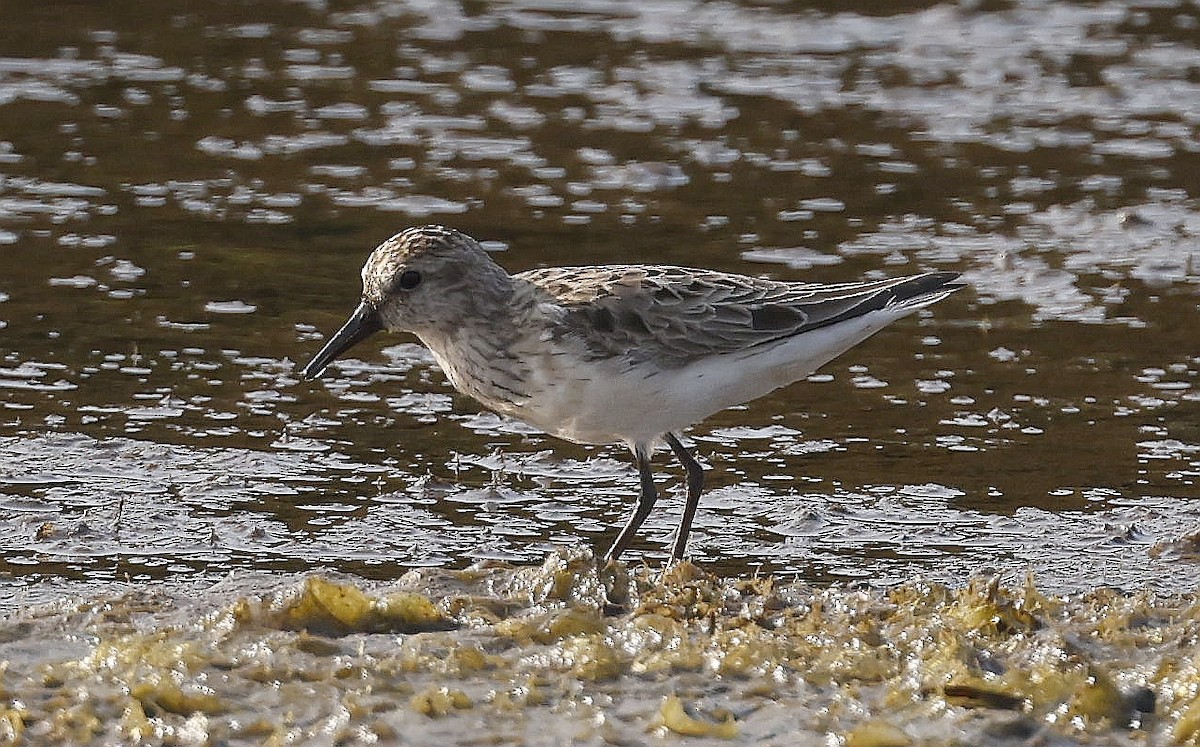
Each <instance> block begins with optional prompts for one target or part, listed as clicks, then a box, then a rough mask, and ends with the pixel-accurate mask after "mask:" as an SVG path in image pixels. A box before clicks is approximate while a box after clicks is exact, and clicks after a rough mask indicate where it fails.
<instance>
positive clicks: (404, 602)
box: [374, 591, 450, 632]
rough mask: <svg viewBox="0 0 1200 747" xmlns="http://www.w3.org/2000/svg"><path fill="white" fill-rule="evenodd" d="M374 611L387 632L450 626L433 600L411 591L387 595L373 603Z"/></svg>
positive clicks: (442, 628)
mask: <svg viewBox="0 0 1200 747" xmlns="http://www.w3.org/2000/svg"><path fill="white" fill-rule="evenodd" d="M374 610H375V611H376V612H377V613H378V615H379V617H380V619H381V621H382V622H383V623H384V625H385V627H386V628H387V629H388V630H394V631H406V632H413V631H420V630H444V629H446V628H447V627H448V626H449V625H450V620H449V619H448V618H447V617H446V616H445V615H444V614H442V612H441V610H439V609H438V608H437V606H436V605H435V604H434V603H433V600H431V599H430V598H429V597H427V596H425V595H424V594H418V593H416V592H411V591H402V592H397V593H395V594H389V595H387V596H386V597H384V598H382V599H380V600H378V601H377V602H375V604H374Z"/></svg>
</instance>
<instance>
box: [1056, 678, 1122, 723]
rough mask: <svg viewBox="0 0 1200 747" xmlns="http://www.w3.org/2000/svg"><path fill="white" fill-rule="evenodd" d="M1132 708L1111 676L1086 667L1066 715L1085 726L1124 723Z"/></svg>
mask: <svg viewBox="0 0 1200 747" xmlns="http://www.w3.org/2000/svg"><path fill="white" fill-rule="evenodd" d="M1131 712H1132V709H1131V708H1130V704H1129V699H1128V698H1126V697H1125V695H1124V694H1123V693H1122V692H1121V691H1120V690H1119V689H1118V688H1117V686H1116V684H1115V683H1114V682H1113V681H1112V679H1111V678H1110V677H1109V676H1108V675H1106V674H1105V673H1104V672H1102V671H1100V670H1099V669H1097V668H1095V667H1088V668H1087V672H1086V676H1085V677H1084V680H1083V683H1082V685H1081V686H1080V687H1079V689H1078V690H1077V691H1076V693H1075V697H1074V698H1072V699H1071V702H1070V703H1069V704H1068V706H1067V711H1066V713H1067V716H1068V717H1070V718H1075V719H1079V720H1080V721H1081V722H1082V723H1083V724H1084V725H1088V726H1126V725H1128V723H1129V719H1130V716H1131Z"/></svg>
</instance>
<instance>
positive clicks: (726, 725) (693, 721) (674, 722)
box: [659, 693, 738, 739]
mask: <svg viewBox="0 0 1200 747" xmlns="http://www.w3.org/2000/svg"><path fill="white" fill-rule="evenodd" d="M714 715H715V714H714ZM718 718H719V720H717V721H709V720H705V719H699V718H696V717H695V716H692V715H690V714H689V713H688V712H687V710H686V709H685V708H684V705H683V701H682V700H680V699H679V696H678V695H676V694H674V693H672V694H670V695H668V696H667V697H666V698H664V699H663V704H662V707H661V708H660V709H659V720H660V722H661V724H662V725H663V726H665V727H666V728H667V729H669V730H670V731H673V732H675V733H676V734H682V735H683V736H685V737H717V738H719V739H736V738H737V736H738V725H737V719H735V718H734V716H733V714H732V713H729V712H728V711H726V712H724V713H722V714H720V715H719V716H718Z"/></svg>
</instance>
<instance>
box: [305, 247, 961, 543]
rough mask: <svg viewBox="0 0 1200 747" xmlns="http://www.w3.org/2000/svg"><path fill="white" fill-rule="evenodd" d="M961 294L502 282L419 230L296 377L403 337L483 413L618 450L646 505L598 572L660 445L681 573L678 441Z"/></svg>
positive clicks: (903, 281) (688, 272) (731, 283)
mask: <svg viewBox="0 0 1200 747" xmlns="http://www.w3.org/2000/svg"><path fill="white" fill-rule="evenodd" d="M963 285H964V284H963V283H960V282H958V274H957V273H953V272H926V273H923V274H920V275H911V276H908V277H900V278H892V279H888V280H872V281H866V282H855V283H841V284H836V285H819V284H811V283H795V282H779V281H775V280H766V279H762V278H754V277H747V276H744V275H735V274H731V273H725V272H716V271H713V270H701V269H689V268H684V267H668V266H661V265H612V266H593V267H551V268H544V269H537V270H529V271H527V272H521V273H517V274H515V275H510V274H509V273H508V272H507V271H505V270H504V268H502V267H501V266H500V265H498V264H496V262H494V261H493V260H492V258H491V257H490V256H488V254H487V253H486V252H485V251H484V250H483V248H482V247H481V246H480V245H479V242H477V241H476V240H475V239H473V238H471V237H470V236H468V235H466V234H464V233H461V232H459V231H455V230H452V229H449V228H444V227H442V226H421V227H416V228H409V229H407V230H404V231H401V232H400V233H398V234H396V235H395V236H393V237H391V238H390V239H388V240H387V241H385V242H383V243H382V244H380V245H379V246H378V247H377V248H376V249H375V250H374V251H373V252H372V253H371V256H370V257H368V258H367V261H366V264H364V265H363V268H362V286H363V288H362V300H361V301H360V302H359V304H358V307H357V308H356V309H355V310H354V312H353V313H352V314H351V315H350V318H349V320H347V321H346V323H345V324H344V325H343V326H342V328H341V329H339V330H338V331H337V332H336V333H334V335H333V337H331V338H330V339H329V340H328V342H327V343H326V344H325V346H324V347H322V348H321V350H320V351H319V352H318V353H317V354H316V356H314V357H313V359H312V361H311V362H309V364H308V365H307V366H305V367H304V370H303V371H302V373H301V376H302V377H303V378H304V379H312V378H315V377H316V376H318V375H319V374H320V373H321V371H323V370H324V369H325V367H326V366H328V365H329V363H330V362H332V361H333V360H334V359H335V358H337V357H338V356H339V355H341V354H342V353H345V352H346V351H347V350H349V349H350V348H351V347H353V346H354V345H355V344H357V343H359V342H361V341H362V340H364V339H366V338H367V337H369V336H371V335H372V334H374V333H376V332H379V331H381V330H385V329H386V330H392V331H403V332H410V333H413V334H415V335H416V336H417V337H418V338H419V339H420V340H421V342H422V343H423V344H424V345H425V346H426V347H428V348H429V350H430V351H431V352H432V353H433V357H434V359H435V360H436V361H437V363H438V365H439V366H440V367H441V369H442V370H443V371H444V372H445V374H446V377H447V378H448V379H449V380H450V383H451V384H452V385H453V386H454V388H455V389H457V390H458V391H460V392H462V393H463V394H466V395H469V396H471V397H473V398H474V399H476V400H477V401H478V402H479V403H481V404H482V405H484V406H485V407H487V408H489V409H491V410H494V411H496V412H498V413H501V414H503V415H508V416H512V417H515V418H518V419H520V420H523V421H525V422H526V423H529V424H531V425H533V426H535V427H537V428H540V429H541V430H543V431H545V432H547V433H550V434H552V435H555V436H558V437H559V438H564V439H567V440H569V441H575V442H578V443H585V444H609V443H624V444H625V445H626V446H628V447H629V449H630V451H632V452H633V459H634V462H635V464H636V465H637V470H638V475H639V478H640V481H641V493H640V495H639V497H638V499H637V504H636V506H635V508H634V511H633V514H632V515H631V516H630V517H629V520H628V521H627V522H626V524H625V525H624V527H623V528H622V529H621V531H620V532H619V533H618V534H617V537H616V539H615V540H614V541H613V544H612V546H611V547H610V548H609V550H608V551H607V552H606V553H605V555H604V561H605V562H606V563H608V562H612V561H615V560H617V559H618V558H619V557H620V556H621V553H622V552H624V550H625V549H626V548H627V547H628V546H629V543H630V542H631V541H632V540H633V537H634V535H635V534H636V533H637V531H638V529H639V528H640V527H641V525H642V522H644V521H645V519H646V516H647V515H648V514H649V513H650V510H651V508H652V507H653V506H654V503H655V501H656V500H657V499H658V491H657V490H656V488H655V486H654V476H653V473H652V470H651V464H650V458H651V454H652V453H653V451H654V448H655V447H656V446H657V445H658V444H659V443H661V442H663V441H665V442H666V444H667V446H669V447H670V449H671V451H673V452H674V453H675V456H676V458H678V459H679V461H680V463H681V464H682V465H683V469H684V471H685V473H686V475H687V499H686V502H685V504H684V510H683V517H682V519H681V520H680V522H679V529H678V532H677V533H676V535H675V538H674V542H673V545H672V549H671V555H672V557H673V558H675V559H682V558H683V557H684V552H685V550H686V548H687V541H688V534H689V532H690V531H691V525H692V519H693V517H694V516H695V513H696V508H697V506H698V505H699V501H700V493H701V491H702V490H703V487H704V471H703V469H702V468H701V466H700V464H699V463H698V462H697V461H696V460H695V459H694V458H693V457H692V455H691V454H690V453H689V452H688V450H687V449H686V448H684V446H683V444H682V443H680V441H679V436H678V433H679V432H680V431H682V430H683V429H684V428H687V427H689V426H692V425H695V424H696V423H699V422H700V421H702V420H704V419H705V418H707V417H708V416H710V415H712V414H713V413H715V412H718V411H719V410H723V409H725V408H727V407H732V406H734V405H739V404H743V403H745V402H749V401H750V400H753V399H756V398H758V397H761V396H763V395H764V394H767V393H768V392H770V391H772V390H774V389H777V388H779V387H782V386H785V385H787V384H791V383H792V382H795V381H798V380H800V379H803V378H804V377H806V376H808V375H809V374H811V373H812V372H813V371H815V370H816V369H817V368H818V367H819V366H821V365H823V364H825V363H827V362H828V361H830V360H831V359H833V358H834V357H836V356H838V355H840V354H841V353H843V352H845V351H846V350H848V349H849V348H851V347H853V346H854V345H857V344H858V343H860V342H862V341H863V340H865V339H866V338H868V337H870V336H871V335H872V334H874V333H875V332H878V331H879V330H880V329H882V328H883V327H885V326H887V325H888V324H890V323H891V322H893V321H895V320H897V319H899V318H900V317H902V316H904V315H906V314H909V313H912V312H914V311H916V310H917V309H919V308H921V307H923V306H928V305H929V304H932V303H934V302H936V301H939V300H941V299H943V298H945V297H946V296H948V295H949V294H950V293H952V292H954V291H955V290H958V289H959V288H961V287H963Z"/></svg>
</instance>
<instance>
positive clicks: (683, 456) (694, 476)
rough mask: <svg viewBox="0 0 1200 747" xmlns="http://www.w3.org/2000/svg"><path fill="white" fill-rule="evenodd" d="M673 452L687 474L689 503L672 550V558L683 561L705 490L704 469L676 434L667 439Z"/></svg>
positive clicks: (685, 507) (667, 436)
mask: <svg viewBox="0 0 1200 747" xmlns="http://www.w3.org/2000/svg"><path fill="white" fill-rule="evenodd" d="M665 438H666V439H667V444H668V445H669V446H670V447H671V451H673V452H675V457H676V458H677V459H678V460H679V463H680V464H682V465H683V469H684V470H685V471H686V472H687V503H685V504H684V505H683V518H682V519H680V520H679V532H678V533H677V534H676V535H675V546H674V547H673V548H672V549H671V557H672V558H675V559H676V560H683V552H684V550H686V549H687V541H688V535H689V534H691V531H692V519H693V518H695V516H696V507H697V506H699V505H700V491H701V490H704V469H703V468H702V467H701V466H700V463H699V462H697V461H696V460H695V459H694V458H693V457H692V455H691V454H689V453H688V450H687V449H685V448H683V444H681V443H679V439H678V438H676V437H675V434H674V433H668V434H667V435H666V437H665Z"/></svg>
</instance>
